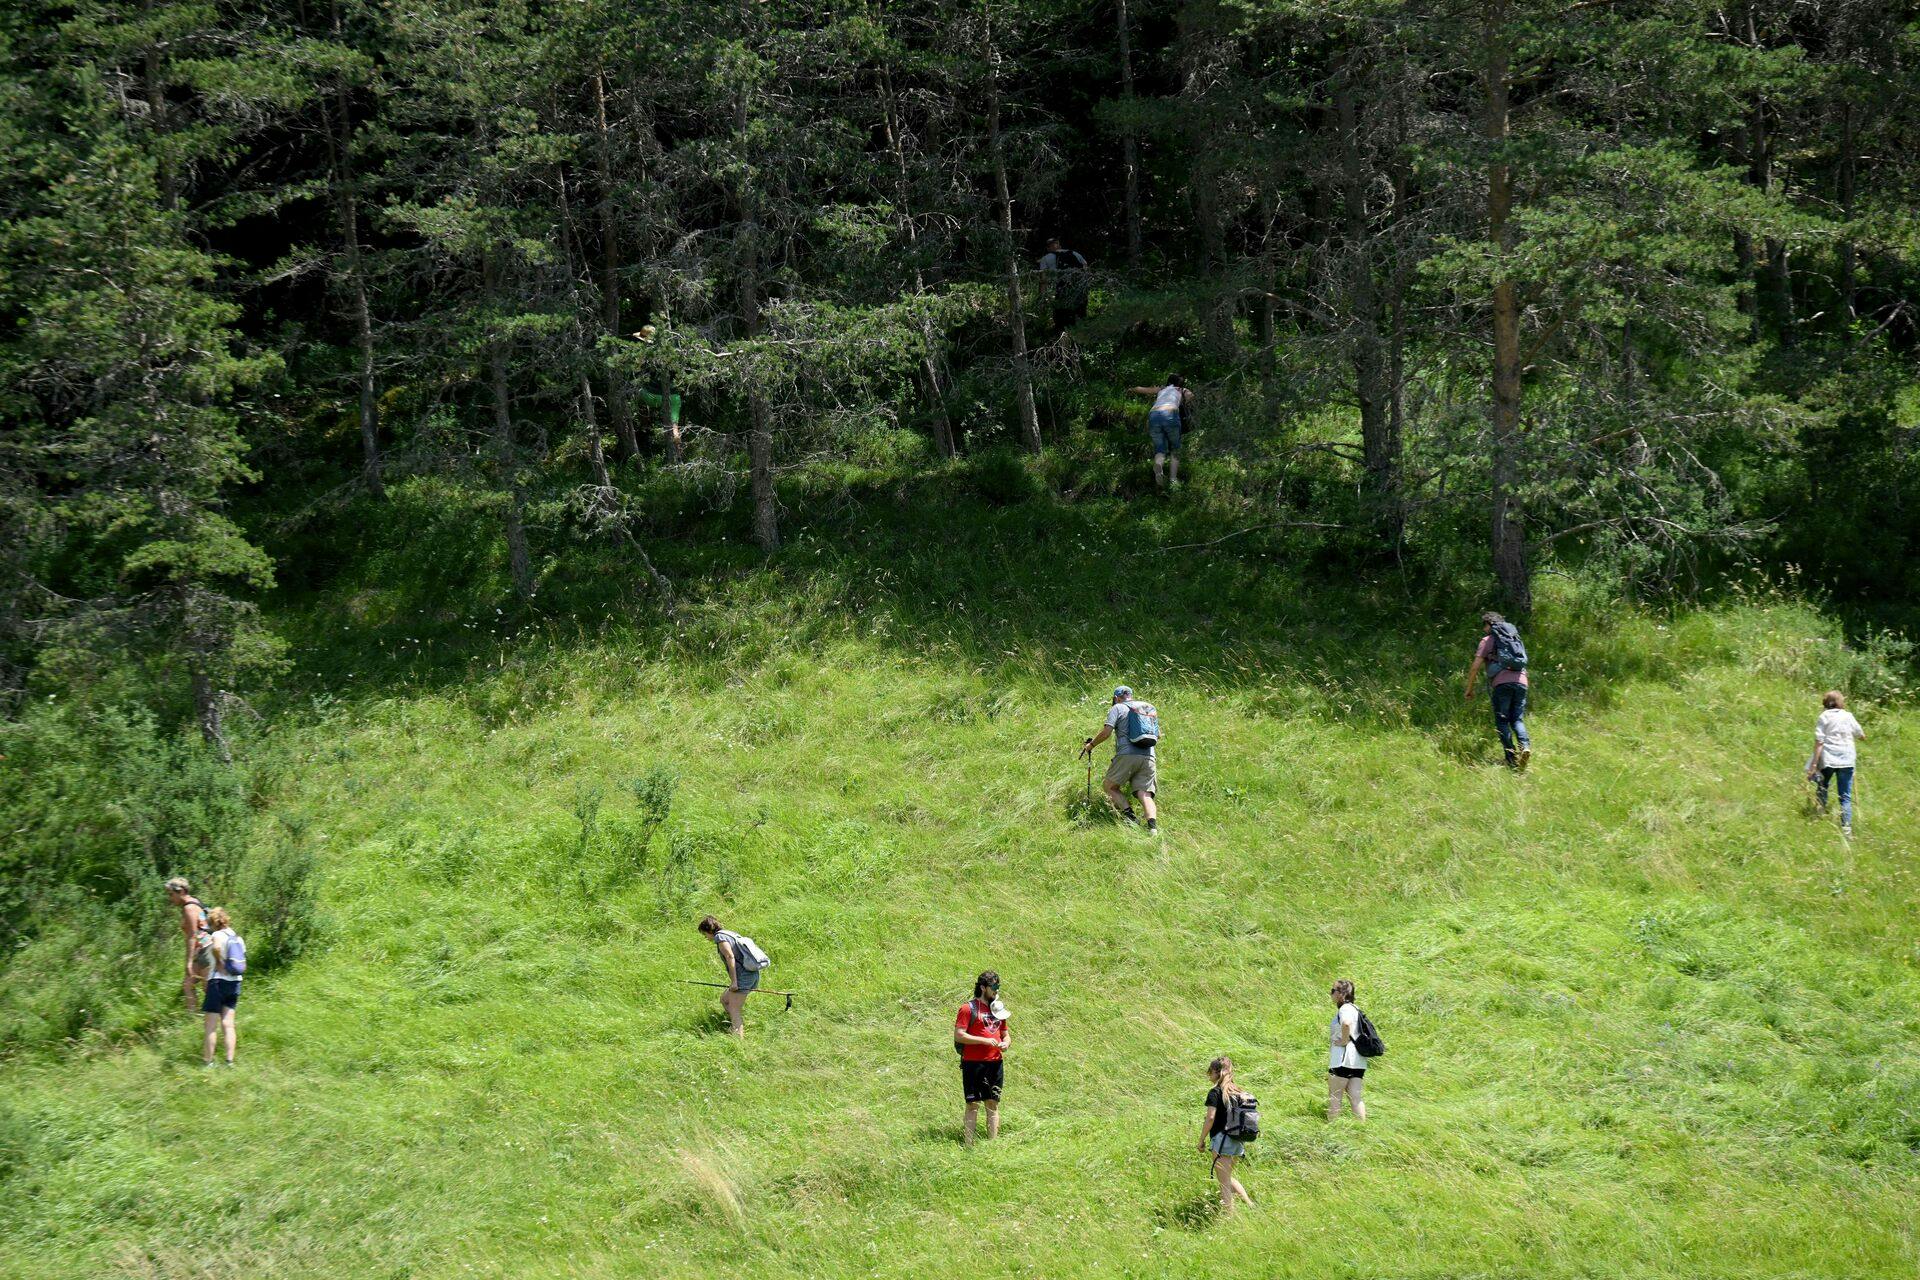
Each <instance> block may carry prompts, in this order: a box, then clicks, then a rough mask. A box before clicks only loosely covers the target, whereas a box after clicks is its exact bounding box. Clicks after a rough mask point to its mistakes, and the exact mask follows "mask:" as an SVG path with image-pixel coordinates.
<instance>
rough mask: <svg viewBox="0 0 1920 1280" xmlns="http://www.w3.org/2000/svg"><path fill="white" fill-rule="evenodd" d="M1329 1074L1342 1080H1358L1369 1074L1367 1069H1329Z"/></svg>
mask: <svg viewBox="0 0 1920 1280" xmlns="http://www.w3.org/2000/svg"><path fill="white" fill-rule="evenodd" d="M1327 1074H1328V1075H1330V1076H1339V1077H1340V1078H1341V1079H1342V1080H1358V1079H1359V1078H1360V1077H1361V1076H1363V1075H1365V1074H1367V1069H1366V1068H1365V1067H1329V1068H1328V1069H1327Z"/></svg>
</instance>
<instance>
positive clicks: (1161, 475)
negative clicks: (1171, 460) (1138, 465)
mask: <svg viewBox="0 0 1920 1280" xmlns="http://www.w3.org/2000/svg"><path fill="white" fill-rule="evenodd" d="M1166 467H1167V455H1166V454H1164V453H1156V454H1154V455H1153V487H1154V488H1156V489H1164V488H1166V487H1167V477H1166Z"/></svg>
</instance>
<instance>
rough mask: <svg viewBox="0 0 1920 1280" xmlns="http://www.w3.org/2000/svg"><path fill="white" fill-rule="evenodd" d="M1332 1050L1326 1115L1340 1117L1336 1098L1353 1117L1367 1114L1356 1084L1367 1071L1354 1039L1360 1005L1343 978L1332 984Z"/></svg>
mask: <svg viewBox="0 0 1920 1280" xmlns="http://www.w3.org/2000/svg"><path fill="white" fill-rule="evenodd" d="M1333 1004H1334V1011H1333V1027H1332V1030H1331V1039H1332V1053H1331V1056H1330V1057H1329V1058H1328V1060H1327V1119H1329V1120H1338V1119H1339V1118H1340V1099H1341V1098H1342V1097H1343V1096H1344V1097H1345V1098H1346V1100H1347V1105H1348V1106H1350V1107H1352V1108H1353V1118H1354V1119H1355V1120H1365V1119H1366V1118H1367V1104H1366V1103H1365V1102H1363V1101H1361V1099H1360V1086H1361V1083H1362V1081H1363V1079H1364V1078H1365V1076H1366V1074H1367V1060H1366V1059H1365V1058H1363V1057H1361V1056H1360V1047H1359V1046H1358V1045H1356V1044H1355V1043H1354V1039H1355V1037H1357V1036H1358V1035H1359V1034H1360V1009H1359V1006H1357V1005H1355V1004H1354V1003H1353V984H1352V983H1351V982H1349V981H1347V980H1346V979H1345V978H1342V979H1340V980H1339V981H1338V982H1336V983H1334V984H1333Z"/></svg>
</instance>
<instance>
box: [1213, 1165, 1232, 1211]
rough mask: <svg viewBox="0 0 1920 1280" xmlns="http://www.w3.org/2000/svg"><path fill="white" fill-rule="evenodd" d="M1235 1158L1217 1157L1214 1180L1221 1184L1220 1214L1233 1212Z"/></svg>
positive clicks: (1214, 1166)
mask: <svg viewBox="0 0 1920 1280" xmlns="http://www.w3.org/2000/svg"><path fill="white" fill-rule="evenodd" d="M1233 1159H1234V1158H1233V1157H1232V1156H1215V1157H1214V1159H1213V1180H1214V1181H1215V1182H1218V1183H1219V1184H1220V1212H1222V1213H1232V1212H1233V1186H1234V1182H1233Z"/></svg>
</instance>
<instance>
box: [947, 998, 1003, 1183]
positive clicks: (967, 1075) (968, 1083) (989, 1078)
mask: <svg viewBox="0 0 1920 1280" xmlns="http://www.w3.org/2000/svg"><path fill="white" fill-rule="evenodd" d="M1009 1040H1010V1037H1009V1036H1008V1034H1007V1006H1006V1005H1004V1004H1002V1003H1000V975H999V974H997V973H995V972H994V971H993V970H991V969H987V970H985V971H983V972H982V973H981V974H980V976H979V977H977V978H975V979H974V980H973V997H972V998H971V999H970V1000H968V1001H967V1002H966V1003H965V1004H963V1005H961V1006H960V1012H959V1013H958V1014H956V1015H955V1016H954V1019H953V1047H954V1048H955V1049H957V1050H959V1052H960V1092H961V1096H962V1097H963V1098H964V1099H965V1100H966V1104H967V1109H966V1112H965V1114H964V1115H962V1116H961V1119H960V1141H961V1142H962V1143H964V1144H965V1145H967V1146H969V1147H970V1146H972V1145H973V1138H974V1131H975V1129H976V1128H977V1127H978V1124H979V1119H980V1108H981V1107H982V1106H985V1107H986V1109H987V1136H988V1137H989V1138H997V1137H999V1136H1000V1089H1001V1086H1002V1085H1003V1084H1004V1083H1005V1081H1006V1063H1005V1061H1004V1060H1003V1057H1002V1055H1003V1054H1005V1052H1006V1049H1007V1044H1008V1043H1009Z"/></svg>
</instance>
